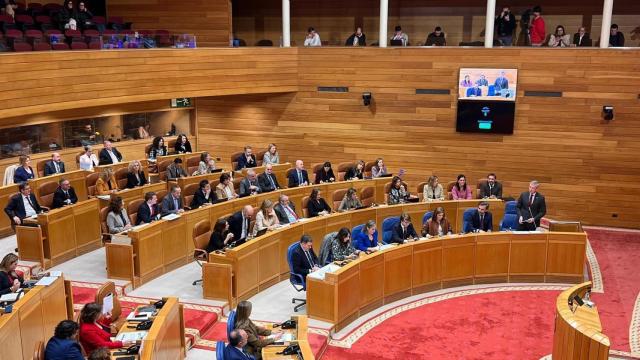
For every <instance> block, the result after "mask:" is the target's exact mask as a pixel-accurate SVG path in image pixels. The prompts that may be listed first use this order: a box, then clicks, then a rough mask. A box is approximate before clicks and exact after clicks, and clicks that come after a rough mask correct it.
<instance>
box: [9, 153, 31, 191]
mask: <svg viewBox="0 0 640 360" xmlns="http://www.w3.org/2000/svg"><path fill="white" fill-rule="evenodd" d="M18 161H19V162H20V166H18V168H16V171H15V172H14V173H13V183H14V184H19V183H21V182H25V181H29V180H31V179H35V177H36V173H35V172H34V171H33V168H32V167H31V157H29V156H28V155H20V157H19V158H18Z"/></svg>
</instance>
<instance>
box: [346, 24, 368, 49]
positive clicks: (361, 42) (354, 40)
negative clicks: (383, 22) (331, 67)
mask: <svg viewBox="0 0 640 360" xmlns="http://www.w3.org/2000/svg"><path fill="white" fill-rule="evenodd" d="M344 46H367V37H366V36H365V35H364V33H363V32H362V27H360V26H358V27H356V32H354V33H353V34H351V36H349V38H347V41H346V42H345V43H344Z"/></svg>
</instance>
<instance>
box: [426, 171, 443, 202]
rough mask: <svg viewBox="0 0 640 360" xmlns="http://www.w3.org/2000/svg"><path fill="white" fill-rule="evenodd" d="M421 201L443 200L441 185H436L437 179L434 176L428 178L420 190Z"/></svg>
mask: <svg viewBox="0 0 640 360" xmlns="http://www.w3.org/2000/svg"><path fill="white" fill-rule="evenodd" d="M422 200H423V201H436V200H444V191H443V189H442V185H440V184H438V177H437V176H435V175H431V176H429V180H428V181H427V184H426V185H425V186H424V189H423V190H422Z"/></svg>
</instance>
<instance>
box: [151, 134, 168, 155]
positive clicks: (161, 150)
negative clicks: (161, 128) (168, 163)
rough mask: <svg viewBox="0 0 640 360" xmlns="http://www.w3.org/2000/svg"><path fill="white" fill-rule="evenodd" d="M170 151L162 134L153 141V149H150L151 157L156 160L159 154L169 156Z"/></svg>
mask: <svg viewBox="0 0 640 360" xmlns="http://www.w3.org/2000/svg"><path fill="white" fill-rule="evenodd" d="M167 155H169V152H168V151H167V147H166V146H164V139H163V138H162V136H156V137H154V138H153V142H152V143H151V150H149V159H151V160H155V159H157V158H158V156H167Z"/></svg>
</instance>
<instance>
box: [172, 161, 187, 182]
mask: <svg viewBox="0 0 640 360" xmlns="http://www.w3.org/2000/svg"><path fill="white" fill-rule="evenodd" d="M188 176H189V174H187V172H186V171H185V170H184V167H180V168H178V167H177V166H176V164H175V163H173V164H171V165H169V166H167V180H175V179H177V178H179V177H188Z"/></svg>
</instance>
